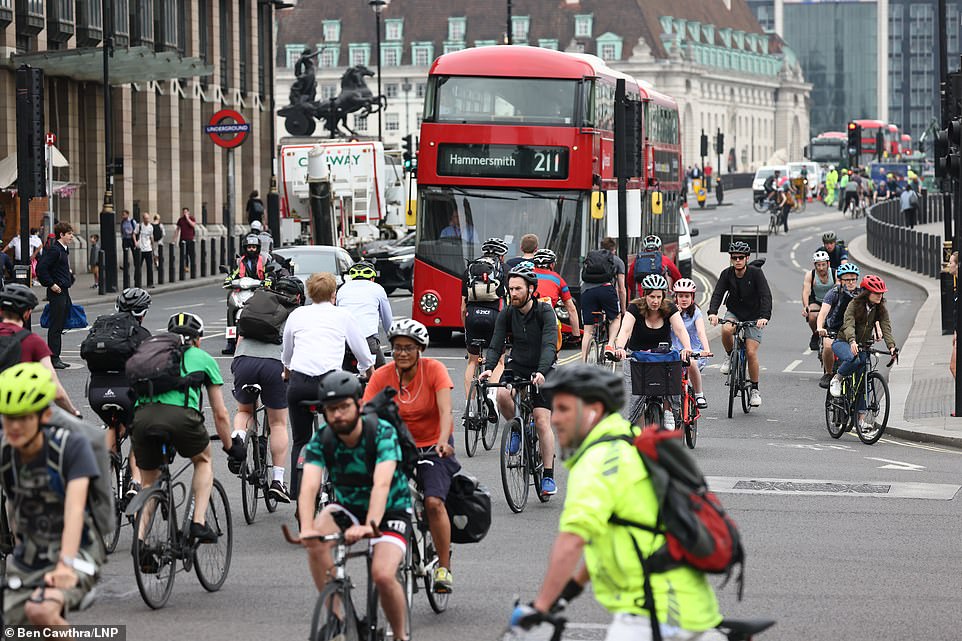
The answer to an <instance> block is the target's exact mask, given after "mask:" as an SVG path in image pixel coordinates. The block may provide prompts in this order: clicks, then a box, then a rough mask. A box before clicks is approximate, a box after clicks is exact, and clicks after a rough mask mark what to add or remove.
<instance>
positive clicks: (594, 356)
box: [585, 336, 603, 365]
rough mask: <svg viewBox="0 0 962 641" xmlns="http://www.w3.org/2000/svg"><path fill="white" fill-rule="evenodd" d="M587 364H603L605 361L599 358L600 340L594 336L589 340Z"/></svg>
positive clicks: (586, 354) (586, 356)
mask: <svg viewBox="0 0 962 641" xmlns="http://www.w3.org/2000/svg"><path fill="white" fill-rule="evenodd" d="M585 364H587V365H601V364H603V361H599V360H598V341H597V340H596V339H595V337H594V336H592V337H591V340H590V341H588V351H587V352H586V353H585Z"/></svg>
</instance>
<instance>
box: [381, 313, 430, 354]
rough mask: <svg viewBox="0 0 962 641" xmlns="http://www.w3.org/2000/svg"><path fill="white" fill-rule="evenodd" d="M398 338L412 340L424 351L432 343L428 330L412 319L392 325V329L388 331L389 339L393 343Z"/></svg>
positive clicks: (395, 322)
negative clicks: (402, 337)
mask: <svg viewBox="0 0 962 641" xmlns="http://www.w3.org/2000/svg"><path fill="white" fill-rule="evenodd" d="M398 336H405V337H407V338H410V339H411V340H412V341H414V342H415V343H417V344H418V345H420V346H421V347H423V348H424V349H427V347H428V343H430V342H431V339H430V337H429V336H428V328H427V327H425V326H424V325H422V324H421V323H419V322H417V321H416V320H411V319H410V318H405V319H404V320H399V321H394V322H393V323H391V329H389V330H388V331H387V339H388V340H389V341H393V340H394V339H395V338H397V337H398Z"/></svg>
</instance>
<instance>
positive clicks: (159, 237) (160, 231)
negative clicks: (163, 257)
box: [151, 214, 167, 267]
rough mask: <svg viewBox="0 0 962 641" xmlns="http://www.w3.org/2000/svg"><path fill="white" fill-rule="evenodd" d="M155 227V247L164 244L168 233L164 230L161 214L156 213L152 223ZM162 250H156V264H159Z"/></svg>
mask: <svg viewBox="0 0 962 641" xmlns="http://www.w3.org/2000/svg"><path fill="white" fill-rule="evenodd" d="M151 226H152V227H153V228H154V230H153V231H154V247H163V246H164V237H165V236H166V235H167V234H166V231H165V230H164V225H163V223H161V222H160V214H154V222H153V223H152V225H151ZM160 253H161V252H160V251H156V252H154V266H155V267H156V266H157V261H158V259H159V258H160V256H159V254H160Z"/></svg>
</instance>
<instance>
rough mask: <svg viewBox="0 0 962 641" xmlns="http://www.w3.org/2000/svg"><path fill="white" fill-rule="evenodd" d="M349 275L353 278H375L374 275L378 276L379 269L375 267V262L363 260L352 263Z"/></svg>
mask: <svg viewBox="0 0 962 641" xmlns="http://www.w3.org/2000/svg"><path fill="white" fill-rule="evenodd" d="M347 275H348V276H350V277H351V279H352V280H374V277H375V276H377V270H376V269H374V264H373V263H371V262H368V261H366V260H361V261H358V262H356V263H354V264H353V265H351V268H350V269H349V270H347Z"/></svg>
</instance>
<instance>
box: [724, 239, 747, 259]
mask: <svg viewBox="0 0 962 641" xmlns="http://www.w3.org/2000/svg"><path fill="white" fill-rule="evenodd" d="M728 253H729V254H745V255H746V256H748V255H749V254H751V253H752V248H751V247H749V245H748V243H746V242H745V241H744V240H733V241H732V243H731V245H729V246H728Z"/></svg>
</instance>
